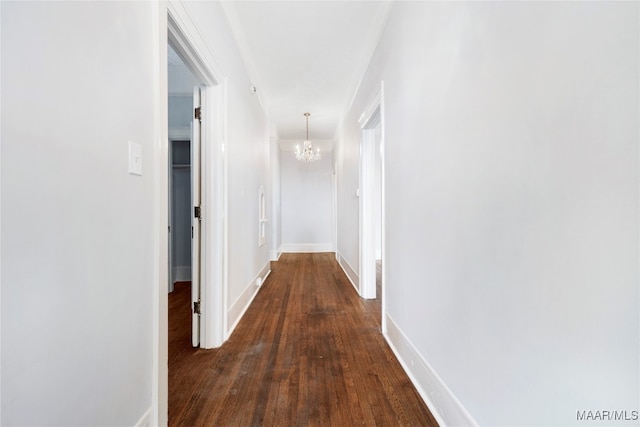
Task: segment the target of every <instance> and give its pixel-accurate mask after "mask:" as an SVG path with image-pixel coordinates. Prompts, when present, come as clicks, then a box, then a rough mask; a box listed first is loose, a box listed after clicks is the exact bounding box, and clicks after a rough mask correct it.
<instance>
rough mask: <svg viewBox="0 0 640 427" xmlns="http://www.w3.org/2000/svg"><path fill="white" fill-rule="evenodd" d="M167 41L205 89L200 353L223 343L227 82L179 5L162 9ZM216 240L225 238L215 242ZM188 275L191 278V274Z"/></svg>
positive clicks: (198, 33) (191, 21) (169, 5)
mask: <svg viewBox="0 0 640 427" xmlns="http://www.w3.org/2000/svg"><path fill="white" fill-rule="evenodd" d="M167 12H168V23H167V27H168V37H167V39H168V41H169V44H170V45H171V46H172V47H173V49H174V50H175V51H176V53H178V54H179V55H180V57H181V58H182V59H183V61H184V63H185V65H186V66H187V67H188V68H189V69H190V70H191V71H192V72H193V74H194V76H195V77H196V79H197V80H198V81H199V82H200V83H202V84H204V85H206V87H204V89H203V91H202V95H203V99H204V101H203V103H202V114H203V121H202V130H201V131H202V153H201V156H202V157H201V158H202V188H201V205H202V211H203V218H202V249H201V251H202V253H201V256H202V260H203V263H202V266H201V285H200V286H201V296H200V299H201V302H202V315H201V336H200V347H202V348H213V347H218V346H220V345H221V344H222V343H223V342H224V339H225V338H224V337H225V327H226V322H225V320H226V318H225V316H224V313H225V312H226V305H227V301H226V299H225V298H224V295H225V293H226V286H227V281H226V275H225V272H226V260H227V250H226V249H227V242H226V234H227V233H226V228H227V224H226V220H225V218H226V212H227V205H226V182H227V180H226V167H225V162H226V159H225V155H224V152H223V147H224V140H225V137H226V117H227V112H226V109H227V101H226V96H227V95H226V94H227V87H226V86H227V79H226V77H225V75H224V73H223V72H222V70H221V68H220V67H219V66H218V64H217V62H216V60H215V57H214V55H213V54H212V52H211V50H210V49H209V46H208V45H207V44H206V42H205V40H204V37H203V36H202V34H201V33H200V31H199V29H198V28H197V26H196V25H195V22H194V20H193V18H192V17H191V15H190V13H189V11H188V9H187V8H186V7H185V5H184V3H183V2H181V1H177V0H171V1H169V2H168V3H167ZM220 236H225V237H224V238H220ZM192 274H193V272H192Z"/></svg>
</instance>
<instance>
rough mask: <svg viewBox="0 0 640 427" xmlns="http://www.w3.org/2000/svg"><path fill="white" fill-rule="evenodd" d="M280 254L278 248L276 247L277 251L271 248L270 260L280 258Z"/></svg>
mask: <svg viewBox="0 0 640 427" xmlns="http://www.w3.org/2000/svg"><path fill="white" fill-rule="evenodd" d="M280 255H282V251H281V250H280V248H278V250H277V251H274V250H272V251H271V261H274V262H276V261H278V260H279V259H280Z"/></svg>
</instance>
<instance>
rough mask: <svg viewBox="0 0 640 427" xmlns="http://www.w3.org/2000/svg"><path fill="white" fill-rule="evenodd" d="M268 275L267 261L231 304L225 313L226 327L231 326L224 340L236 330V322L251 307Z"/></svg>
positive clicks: (269, 268)
mask: <svg viewBox="0 0 640 427" xmlns="http://www.w3.org/2000/svg"><path fill="white" fill-rule="evenodd" d="M270 273H271V261H268V262H267V263H266V264H265V265H264V267H262V270H260V273H258V275H257V276H256V277H255V278H254V279H253V280H252V281H251V283H249V284H248V285H247V287H246V288H245V290H244V291H243V292H242V294H241V295H240V297H239V298H238V299H237V300H236V301H235V302H234V303H233V304H231V307H229V311H228V312H227V325H231V326H230V327H229V328H228V329H227V335H226V337H225V340H226V339H227V338H229V336H230V335H231V333H232V332H233V330H234V329H235V328H236V326H237V325H238V322H239V321H240V319H242V316H244V313H245V312H246V311H247V309H248V308H249V306H250V305H251V302H252V301H253V299H254V298H255V297H256V295H257V294H258V291H259V290H260V287H261V286H262V283H264V281H265V280H266V279H267V276H269V274H270Z"/></svg>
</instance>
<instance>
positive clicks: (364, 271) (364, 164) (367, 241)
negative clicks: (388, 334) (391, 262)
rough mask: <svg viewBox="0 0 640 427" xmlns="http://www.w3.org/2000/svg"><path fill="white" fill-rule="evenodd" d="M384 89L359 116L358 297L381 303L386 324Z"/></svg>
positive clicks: (384, 326) (384, 327)
mask: <svg viewBox="0 0 640 427" xmlns="http://www.w3.org/2000/svg"><path fill="white" fill-rule="evenodd" d="M382 92H383V87H382V85H381V87H380V91H379V92H378V93H377V94H376V95H375V96H374V97H373V99H372V100H371V102H370V103H369V105H368V106H367V108H366V109H365V110H364V111H363V113H362V115H361V116H360V117H361V118H360V120H359V124H360V127H361V129H362V139H361V142H360V239H359V240H360V242H359V243H360V270H359V276H360V295H361V296H362V297H363V298H367V299H376V298H379V299H380V300H381V311H382V313H381V326H382V331H383V332H385V331H386V322H385V315H384V313H385V298H384V295H385V280H384V259H385V256H384V252H385V249H384V240H385V236H384V230H385V226H384V115H383V108H382V106H383V103H382Z"/></svg>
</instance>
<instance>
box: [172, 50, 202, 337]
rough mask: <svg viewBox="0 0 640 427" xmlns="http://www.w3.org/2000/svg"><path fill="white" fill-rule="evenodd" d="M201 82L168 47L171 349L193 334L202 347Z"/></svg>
mask: <svg viewBox="0 0 640 427" xmlns="http://www.w3.org/2000/svg"><path fill="white" fill-rule="evenodd" d="M200 83H201V82H199V81H198V80H197V78H196V77H195V76H194V75H193V74H192V72H191V71H190V70H189V68H188V67H187V66H186V65H185V63H184V61H183V59H182V58H181V57H180V55H179V54H178V53H177V52H176V51H175V50H174V49H173V48H172V47H171V45H170V44H168V45H167V89H168V102H167V105H168V116H169V129H168V134H169V165H168V166H169V195H168V200H169V203H168V212H169V215H168V216H169V227H168V230H169V248H168V250H169V289H168V290H169V292H175V294H174V295H171V296H170V297H169V307H170V309H171V310H173V311H172V312H170V313H169V322H170V325H169V330H170V331H171V335H172V336H170V337H169V345H170V348H172V347H173V346H175V345H179V342H180V341H181V340H182V339H183V338H184V339H188V337H189V336H191V339H190V341H191V343H192V345H193V346H194V347H198V346H199V345H200V330H201V327H200V320H201V319H200V302H201V301H200V294H201V290H200V285H201V284H200V254H201V250H200V245H201V240H202V239H201V235H200V228H201V227H200V221H201V218H200V214H199V211H200V188H201V185H200V163H201V159H200V134H201V132H200V117H197V116H198V114H197V113H196V112H199V110H200ZM182 294H190V295H191V298H190V301H189V300H186V301H187V303H186V304H184V303H183V304H180V305H178V304H176V303H175V302H174V301H173V300H179V301H182ZM175 311H177V313H176V312H175ZM183 312H184V314H185V315H186V314H187V313H188V312H190V313H191V322H190V324H188V323H187V324H182V322H179V321H178V320H177V319H182V318H183V317H184V316H183V315H182V314H183Z"/></svg>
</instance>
